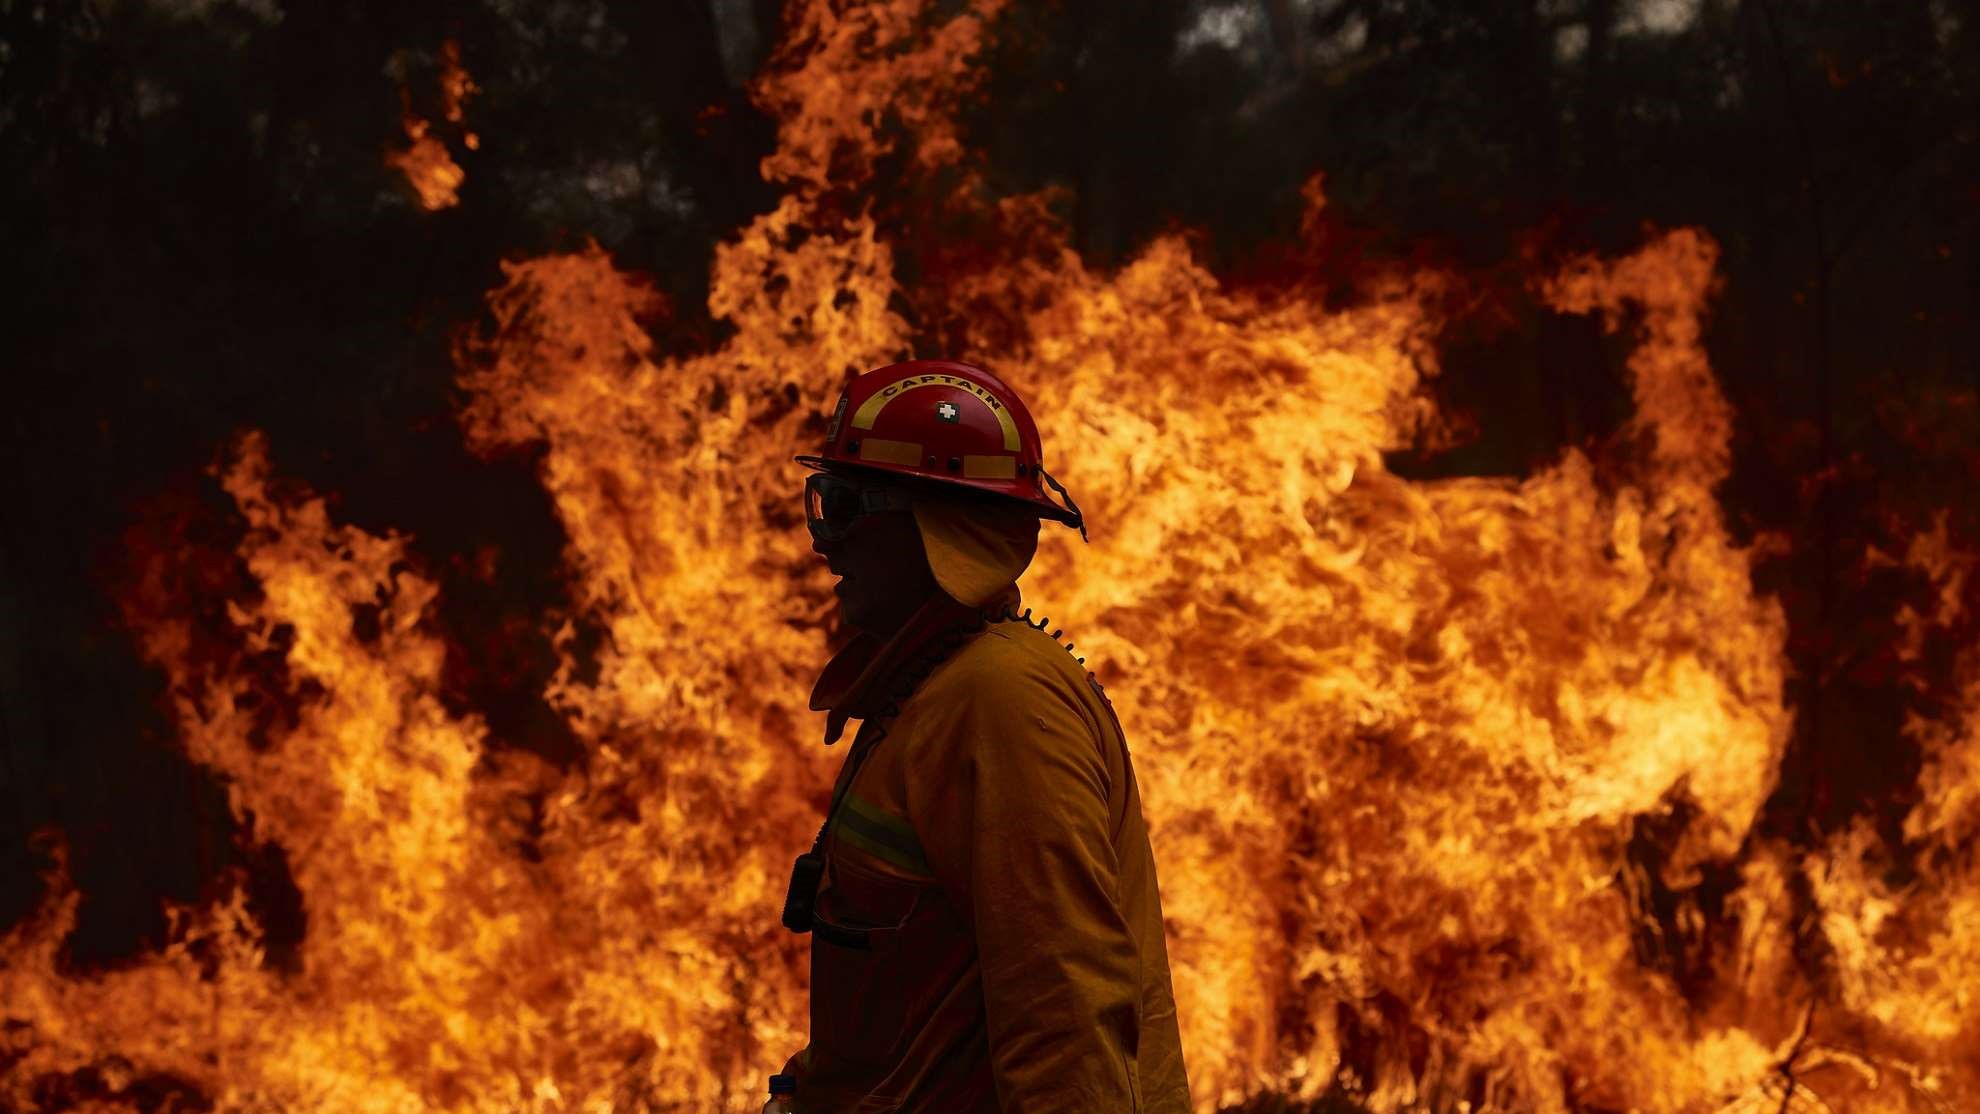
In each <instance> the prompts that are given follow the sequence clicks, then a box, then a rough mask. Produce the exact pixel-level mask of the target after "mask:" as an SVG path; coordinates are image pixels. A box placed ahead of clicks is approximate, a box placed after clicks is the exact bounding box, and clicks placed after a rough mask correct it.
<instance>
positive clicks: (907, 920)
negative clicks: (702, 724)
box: [786, 590, 1191, 1114]
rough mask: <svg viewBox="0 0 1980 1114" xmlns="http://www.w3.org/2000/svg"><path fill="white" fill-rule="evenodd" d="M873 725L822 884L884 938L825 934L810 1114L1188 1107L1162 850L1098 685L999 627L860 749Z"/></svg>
mask: <svg viewBox="0 0 1980 1114" xmlns="http://www.w3.org/2000/svg"><path fill="white" fill-rule="evenodd" d="M1015 599H1016V594H1015V590H1013V591H1012V593H1011V595H1010V597H1009V600H1010V602H1015ZM867 652H871V647H868V648H867ZM876 735H878V736H881V737H879V739H878V742H877V744H873V745H871V746H870V749H869V750H868V752H867V753H866V754H865V756H864V759H863V761H862V762H861V764H860V765H859V767H858V769H857V771H856V773H855V774H854V775H853V777H852V781H851V784H850V785H849V786H848V787H847V795H846V797H845V802H844V805H843V806H842V808H841V810H840V812H839V815H838V817H837V819H835V820H834V821H833V824H832V830H831V834H830V836H829V837H828V839H827V841H826V847H825V859H826V867H825V876H824V879H823V880H822V881H821V883H820V885H819V889H818V895H817V908H818V915H819V916H820V917H821V918H823V919H827V920H830V921H831V922H833V923H835V924H839V925H844V926H851V927H858V928H866V929H870V930H872V934H871V937H870V939H871V947H870V949H866V950H860V949H855V948H850V947H846V946H843V945H841V944H835V943H832V942H829V941H827V940H825V939H823V938H821V936H820V934H819V933H817V932H814V933H813V935H812V944H811V969H812V985H811V1043H810V1045H809V1046H808V1047H807V1048H806V1049H805V1050H804V1051H803V1052H800V1053H799V1054H798V1055H797V1056H794V1057H792V1058H791V1061H790V1062H789V1063H788V1064H787V1065H786V1070H788V1071H790V1072H792V1073H793V1074H796V1075H797V1076H798V1077H799V1081H798V1091H797V1098H796V1109H797V1111H798V1114H854V1112H858V1114H884V1112H890V1111H898V1112H901V1114H922V1112H929V1114H933V1112H936V1111H941V1112H943V1114H1072V1112H1075V1111H1077V1112H1082V1114H1084V1112H1092V1111H1106V1112H1109V1114H1114V1112H1119V1114H1187V1112H1189V1111H1190V1109H1191V1107H1190V1101H1189V1085H1188V1082H1187V1079H1186V1078H1185V1075H1184V1070H1183V1060H1182V1047H1181V1037H1180V1034H1179V1032H1178V1030H1177V1025H1176V1010H1175V999H1174V996H1173V994H1172V992H1171V989H1170V982H1169V963H1168V952H1167V948H1166V945H1165V942H1164V939H1163V927H1162V906H1161V899H1160V896H1159V894H1158V892H1157V887H1156V878H1155V861H1154V856H1153V854H1152V852H1151V850H1150V848H1149V842H1148V829H1147V826H1146V824H1145V822H1144V820H1143V817H1142V813H1141V798H1140V794H1139V792H1138V791H1137V789H1136V786H1135V778H1134V769H1133V765H1132V763H1131V762H1130V760H1129V756H1128V751H1127V745H1126V742H1125V740H1124V739H1123V737H1122V734H1121V729H1120V724H1119V721H1118V720H1117V719H1116V718H1115V716H1114V712H1113V708H1112V706H1111V705H1110V704H1109V702H1108V700H1107V698H1106V696H1105V694H1104V693H1103V692H1102V691H1101V690H1100V688H1099V686H1098V685H1097V683H1095V682H1094V681H1093V680H1092V675H1091V674H1089V673H1087V672H1086V671H1085V670H1084V668H1083V667H1082V666H1081V665H1080V664H1079V663H1078V662H1077V661H1076V660H1075V659H1074V658H1073V656H1072V655H1071V654H1070V653H1068V652H1067V651H1066V649H1065V648H1064V647H1062V646H1061V645H1060V644H1059V643H1058V642H1057V641H1056V640H1054V639H1053V638H1052V636H1050V635H1048V634H1045V633H1044V632H1043V631H1041V630H1038V629H1036V628H1034V627H1032V626H1031V625H1030V624H1029V623H1027V622H1024V621H1022V620H1019V619H1014V618H1012V619H1004V620H1002V621H996V622H992V623H990V624H988V625H987V626H985V627H983V628H982V629H981V630H980V631H978V632H977V633H975V634H973V635H970V636H968V637H967V638H966V639H965V640H964V641H963V642H962V643H961V644H960V645H959V646H958V647H957V648H956V649H955V650H954V651H953V652H952V653H951V654H950V655H949V656H948V657H947V658H946V660H944V661H942V662H941V664H939V665H937V666H936V667H935V668H934V669H933V670H932V671H931V672H930V673H929V674H928V676H927V677H926V679H925V680H923V681H922V682H921V684H920V685H919V687H918V688H916V689H915V691H914V692H913V694H912V695H911V696H909V697H908V698H907V699H906V700H905V701H904V702H903V703H902V704H901V705H900V706H899V708H898V714H897V715H896V716H895V717H894V718H892V719H891V720H886V719H881V718H872V719H868V720H866V721H865V723H864V724H863V725H862V727H861V730H860V732H859V735H858V736H857V737H856V738H855V740H854V746H855V747H860V746H862V745H867V744H870V743H872V741H873V739H874V737H875V736H876ZM851 765H852V764H851V763H850V762H848V765H847V769H848V770H850V769H851ZM840 777H841V780H842V781H843V780H844V779H845V777H846V771H844V770H842V771H841V775H840Z"/></svg>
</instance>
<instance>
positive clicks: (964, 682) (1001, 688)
mask: <svg viewBox="0 0 1980 1114" xmlns="http://www.w3.org/2000/svg"><path fill="white" fill-rule="evenodd" d="M1087 688H1088V686H1087V684H1086V670H1085V668H1084V667H1083V666H1081V665H1080V664H1079V662H1078V660H1077V659H1075V658H1074V657H1073V655H1072V654H1071V653H1069V652H1068V651H1067V650H1066V647H1065V645H1064V644H1063V643H1061V642H1059V641H1058V640H1057V639H1054V638H1053V637H1052V636H1051V635H1049V634H1046V633H1045V632H1044V631H1041V630H1039V629H1037V628H1036V627H1033V626H1030V625H1028V624H1026V623H1023V622H1008V623H997V624H994V625H992V626H989V627H986V628H984V629H983V630H982V631H981V632H979V633H978V634H977V635H976V636H975V637H973V638H971V639H970V640H969V641H968V642H966V643H964V644H963V645H962V646H961V647H959V648H958V649H957V650H956V652H955V653H954V654H953V655H952V656H951V657H950V658H949V660H947V661H946V662H944V663H943V664H942V666H941V667H940V668H939V669H937V670H936V671H935V673H934V674H933V675H931V676H930V677H929V678H928V680H927V682H926V683H925V684H924V685H923V687H922V691H921V692H919V693H917V694H916V696H917V697H925V698H926V700H927V701H928V702H929V703H948V702H951V701H956V700H969V699H977V700H980V699H993V700H1014V701H1020V702H1023V701H1028V700H1039V699H1055V698H1056V699H1058V700H1061V701H1065V702H1067V703H1073V704H1083V703H1085V695H1086V693H1087Z"/></svg>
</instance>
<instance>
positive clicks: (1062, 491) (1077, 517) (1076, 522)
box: [1038, 464, 1091, 544]
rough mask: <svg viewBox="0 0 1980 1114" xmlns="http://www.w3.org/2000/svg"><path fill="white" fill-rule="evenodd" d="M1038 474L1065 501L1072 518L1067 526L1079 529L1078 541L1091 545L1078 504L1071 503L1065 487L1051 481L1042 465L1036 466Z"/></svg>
mask: <svg viewBox="0 0 1980 1114" xmlns="http://www.w3.org/2000/svg"><path fill="white" fill-rule="evenodd" d="M1038 474H1039V476H1041V477H1043V478H1044V480H1045V482H1046V483H1047V484H1050V485H1051V487H1052V490H1053V491H1056V492H1058V493H1059V498H1061V499H1064V500H1065V501H1066V509H1067V510H1069V511H1071V512H1072V516H1073V520H1072V522H1071V523H1069V525H1072V526H1077V527H1079V540H1080V541H1083V542H1087V543H1088V544H1091V540H1090V539H1089V538H1087V536H1086V516H1085V515H1083V514H1081V513H1079V504H1078V503H1075V502H1073V497H1072V496H1071V495H1070V494H1068V493H1067V492H1066V488H1065V485H1064V484H1061V483H1060V482H1059V481H1057V480H1055V479H1053V478H1052V473H1050V472H1047V471H1046V470H1045V466H1044V465H1042V464H1041V465H1039V466H1038Z"/></svg>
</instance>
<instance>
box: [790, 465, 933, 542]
mask: <svg viewBox="0 0 1980 1114" xmlns="http://www.w3.org/2000/svg"><path fill="white" fill-rule="evenodd" d="M913 506H914V503H913V501H912V500H910V499H909V498H908V495H907V493H906V492H904V491H901V490H899V489H897V488H893V487H878V486H874V485H872V484H863V483H858V482H855V481H853V480H848V479H844V478H843V477H840V476H834V475H832V474H830V473H828V472H813V473H812V474H811V475H809V476H807V477H805V481H804V524H805V525H806V526H807V527H809V528H810V530H811V540H812V541H814V542H817V543H819V544H821V545H831V544H833V543H835V542H839V541H843V540H844V539H845V536H846V535H847V534H849V533H851V532H852V528H853V524H854V523H855V522H858V521H859V520H860V519H861V518H863V517H865V516H866V515H869V514H874V513H876V512H879V511H905V510H910V509H912V508H913Z"/></svg>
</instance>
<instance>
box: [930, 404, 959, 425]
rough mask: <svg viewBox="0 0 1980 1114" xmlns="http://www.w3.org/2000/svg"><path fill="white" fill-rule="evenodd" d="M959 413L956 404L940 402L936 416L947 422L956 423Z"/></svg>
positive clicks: (936, 409)
mask: <svg viewBox="0 0 1980 1114" xmlns="http://www.w3.org/2000/svg"><path fill="white" fill-rule="evenodd" d="M958 413H959V412H958V411H957V410H956V404H955V403H953V402H938V403H936V404H935V416H936V417H938V418H940V419H942V420H943V421H945V422H953V421H955V420H956V418H957V416H958Z"/></svg>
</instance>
